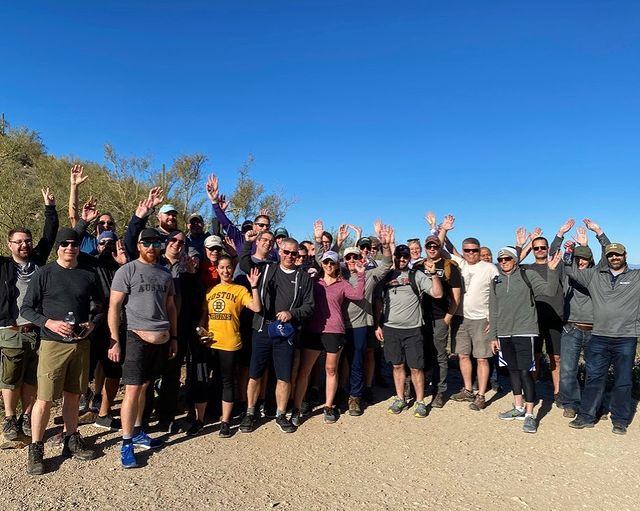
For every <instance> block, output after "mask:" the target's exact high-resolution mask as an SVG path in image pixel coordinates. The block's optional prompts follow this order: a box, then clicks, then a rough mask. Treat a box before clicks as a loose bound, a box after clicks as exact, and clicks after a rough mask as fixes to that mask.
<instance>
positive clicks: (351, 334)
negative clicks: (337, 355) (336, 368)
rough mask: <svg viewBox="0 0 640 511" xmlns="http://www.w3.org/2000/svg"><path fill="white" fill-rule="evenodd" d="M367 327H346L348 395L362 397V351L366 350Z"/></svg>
mask: <svg viewBox="0 0 640 511" xmlns="http://www.w3.org/2000/svg"><path fill="white" fill-rule="evenodd" d="M369 328H370V327H366V326H361V327H358V328H347V329H346V337H347V345H346V348H347V349H346V351H347V358H348V359H349V361H350V363H351V373H350V374H349V395H350V396H353V397H362V389H363V388H364V353H365V351H366V350H367V337H368V335H370V334H369Z"/></svg>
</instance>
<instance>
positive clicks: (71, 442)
mask: <svg viewBox="0 0 640 511" xmlns="http://www.w3.org/2000/svg"><path fill="white" fill-rule="evenodd" d="M62 456H63V457H65V458H71V457H74V458H77V459H79V460H82V461H89V460H93V459H95V458H96V456H97V453H96V451H95V450H93V449H90V448H89V447H87V445H86V444H85V443H84V440H83V439H82V437H81V436H80V433H78V432H77V431H76V432H75V433H73V434H71V435H69V436H66V437H64V447H63V448H62Z"/></svg>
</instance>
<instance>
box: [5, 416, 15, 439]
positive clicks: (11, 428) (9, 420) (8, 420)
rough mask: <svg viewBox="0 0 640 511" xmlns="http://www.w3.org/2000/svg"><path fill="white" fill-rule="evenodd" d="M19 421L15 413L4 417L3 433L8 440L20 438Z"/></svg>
mask: <svg viewBox="0 0 640 511" xmlns="http://www.w3.org/2000/svg"><path fill="white" fill-rule="evenodd" d="M18 432H19V429H18V421H17V419H16V416H15V415H10V416H9V417H5V418H4V424H3V425H2V433H3V434H4V437H5V438H6V439H7V440H17V439H18Z"/></svg>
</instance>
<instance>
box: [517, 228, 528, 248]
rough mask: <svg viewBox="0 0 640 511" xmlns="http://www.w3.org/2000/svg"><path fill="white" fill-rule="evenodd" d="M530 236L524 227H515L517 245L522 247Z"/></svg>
mask: <svg viewBox="0 0 640 511" xmlns="http://www.w3.org/2000/svg"><path fill="white" fill-rule="evenodd" d="M530 237H531V234H527V230H526V229H525V228H524V227H518V228H517V229H516V245H517V246H518V247H523V246H524V244H525V243H526V242H527V240H528V239H529V238H530Z"/></svg>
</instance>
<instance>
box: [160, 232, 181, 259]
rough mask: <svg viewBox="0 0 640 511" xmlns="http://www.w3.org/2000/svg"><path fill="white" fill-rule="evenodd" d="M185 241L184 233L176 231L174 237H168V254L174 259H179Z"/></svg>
mask: <svg viewBox="0 0 640 511" xmlns="http://www.w3.org/2000/svg"><path fill="white" fill-rule="evenodd" d="M184 243H185V237H184V233H182V232H178V233H176V234H175V235H174V236H173V237H172V238H168V239H167V248H166V249H165V252H166V254H167V255H168V256H169V257H171V258H172V259H178V258H179V257H180V254H182V249H183V247H184Z"/></svg>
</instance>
